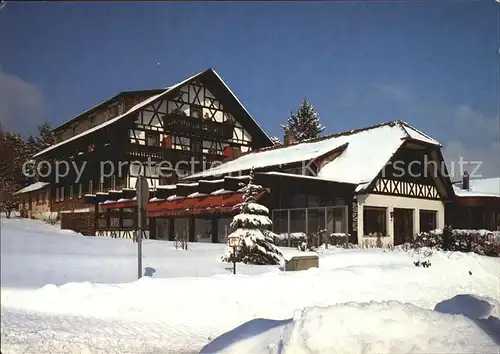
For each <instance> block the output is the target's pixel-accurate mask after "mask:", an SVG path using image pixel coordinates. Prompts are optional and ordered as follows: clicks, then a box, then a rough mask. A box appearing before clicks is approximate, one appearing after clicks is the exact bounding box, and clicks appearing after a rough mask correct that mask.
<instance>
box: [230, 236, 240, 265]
mask: <svg viewBox="0 0 500 354" xmlns="http://www.w3.org/2000/svg"><path fill="white" fill-rule="evenodd" d="M228 240H229V247H232V248H233V274H236V249H237V248H238V247H239V246H240V244H241V237H239V236H229V238H228Z"/></svg>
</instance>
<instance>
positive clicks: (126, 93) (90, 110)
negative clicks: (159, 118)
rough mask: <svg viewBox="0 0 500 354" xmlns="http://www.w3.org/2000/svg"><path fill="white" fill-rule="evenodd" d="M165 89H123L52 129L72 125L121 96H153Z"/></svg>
mask: <svg viewBox="0 0 500 354" xmlns="http://www.w3.org/2000/svg"><path fill="white" fill-rule="evenodd" d="M163 91H165V89H149V90H136V91H122V92H120V93H119V94H117V95H114V96H113V97H110V98H108V99H106V100H104V101H102V102H100V103H98V104H96V105H95V106H93V107H91V108H89V109H87V110H86V111H84V112H82V113H79V114H77V115H76V116H74V117H73V118H71V119H69V120H67V121H64V122H62V123H61V124H59V125H58V126H56V127H55V128H54V129H52V131H56V130H59V129H61V128H63V127H66V126H69V125H71V124H72V123H73V122H77V121H78V119H79V118H81V117H82V116H84V115H86V114H89V113H92V112H93V111H96V110H97V109H99V108H101V107H104V106H105V105H107V104H110V103H112V102H113V101H115V100H117V99H118V98H119V97H122V96H129V95H134V94H143V95H145V94H149V95H150V96H153V95H157V94H159V93H162V92H163Z"/></svg>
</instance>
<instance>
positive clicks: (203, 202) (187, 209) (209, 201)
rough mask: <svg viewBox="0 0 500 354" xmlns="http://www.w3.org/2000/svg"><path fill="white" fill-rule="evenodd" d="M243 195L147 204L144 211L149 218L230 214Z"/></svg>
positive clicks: (214, 196)
mask: <svg viewBox="0 0 500 354" xmlns="http://www.w3.org/2000/svg"><path fill="white" fill-rule="evenodd" d="M242 196H243V193H226V194H218V195H207V196H199V197H195V198H179V199H175V200H170V201H168V200H162V201H157V202H149V203H148V205H147V207H146V210H147V214H148V216H150V217H158V216H183V215H200V214H214V213H230V212H231V211H232V210H233V207H234V206H235V205H236V204H238V203H241V202H242Z"/></svg>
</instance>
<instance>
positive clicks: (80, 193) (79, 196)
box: [78, 183, 83, 199]
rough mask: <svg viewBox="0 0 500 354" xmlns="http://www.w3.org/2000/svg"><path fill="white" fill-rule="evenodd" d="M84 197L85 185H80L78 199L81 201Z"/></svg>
mask: <svg viewBox="0 0 500 354" xmlns="http://www.w3.org/2000/svg"><path fill="white" fill-rule="evenodd" d="M82 195H83V185H82V184H81V183H79V184H78V199H80V198H81V197H82Z"/></svg>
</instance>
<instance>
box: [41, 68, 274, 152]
mask: <svg viewBox="0 0 500 354" xmlns="http://www.w3.org/2000/svg"><path fill="white" fill-rule="evenodd" d="M207 71H211V72H213V74H215V76H216V77H217V78H218V79H219V80H220V81H221V82H222V84H223V85H224V86H225V87H226V88H227V90H228V92H229V93H230V94H231V96H232V97H233V98H234V99H235V100H236V102H238V104H239V105H240V106H241V108H242V109H243V110H244V111H245V112H246V113H247V115H248V116H249V117H250V119H251V120H252V121H253V122H254V123H255V124H256V126H257V127H258V128H259V129H260V130H261V131H262V133H263V134H264V135H265V136H266V137H267V138H269V136H268V135H267V134H266V132H265V131H264V130H263V129H262V127H261V126H260V125H259V124H258V123H257V121H256V120H255V119H254V118H253V117H252V116H251V114H250V113H249V112H248V111H247V110H246V108H245V107H244V106H243V105H242V104H241V102H240V101H239V100H238V98H237V97H236V95H235V94H234V93H233V92H232V91H231V89H230V88H229V87H228V86H227V84H226V83H225V82H224V80H222V78H221V77H220V75H219V74H218V73H217V72H216V71H215V70H213V69H208V70H205V71H202V72H199V73H197V74H196V75H193V76H191V77H188V78H187V79H185V80H183V81H181V82H179V83H177V84H175V85H173V86H169V87H167V88H165V91H163V92H162V93H159V94H157V95H154V96H152V97H149V98H148V99H146V100H144V101H142V102H140V103H138V104H136V105H135V106H133V107H132V108H130V109H129V110H128V111H127V112H125V113H123V114H121V115H119V116H117V117H114V118H112V119H110V120H108V121H105V122H103V123H101V124H99V125H96V126H95V127H93V128H91V129H87V130H85V131H83V132H81V133H80V134H77V135H74V136H72V137H71V138H69V139H66V140H63V141H61V142H59V143H57V144H54V145H51V146H49V147H48V148H46V149H44V150H42V151H40V152H38V153H36V154H35V155H33V157H38V156H40V155H42V154H45V153H46V152H49V151H51V150H53V149H55V148H57V147H59V146H62V145H64V144H66V143H69V142H70V141H73V140H76V139H79V138H81V137H83V136H85V135H87V134H90V133H92V132H95V131H97V130H100V129H102V128H104V127H106V126H109V125H110V124H113V123H115V122H116V121H118V120H120V119H122V118H125V117H127V116H129V115H130V114H132V113H134V112H136V111H138V110H139V109H141V108H143V107H144V106H146V105H148V104H151V103H153V102H154V101H156V100H158V99H160V98H161V97H163V96H165V95H166V94H168V93H169V92H171V91H173V90H175V89H176V88H178V87H180V86H182V85H184V84H186V83H187V82H189V81H191V80H193V79H194V78H196V77H198V76H199V75H201V74H203V73H205V72H207ZM270 139H271V138H269V140H270Z"/></svg>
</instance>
